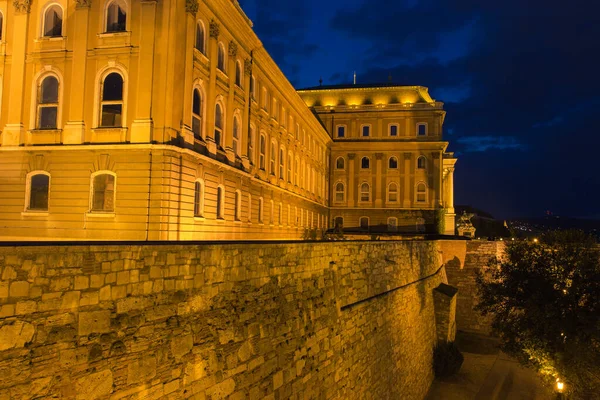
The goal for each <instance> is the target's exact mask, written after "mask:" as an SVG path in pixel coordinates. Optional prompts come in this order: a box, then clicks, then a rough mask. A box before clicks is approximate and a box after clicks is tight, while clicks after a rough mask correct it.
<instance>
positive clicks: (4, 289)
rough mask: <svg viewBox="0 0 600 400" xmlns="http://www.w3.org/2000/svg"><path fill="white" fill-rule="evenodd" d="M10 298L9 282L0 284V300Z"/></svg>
mask: <svg viewBox="0 0 600 400" xmlns="http://www.w3.org/2000/svg"><path fill="white" fill-rule="evenodd" d="M7 297H8V282H0V299H6V298H7Z"/></svg>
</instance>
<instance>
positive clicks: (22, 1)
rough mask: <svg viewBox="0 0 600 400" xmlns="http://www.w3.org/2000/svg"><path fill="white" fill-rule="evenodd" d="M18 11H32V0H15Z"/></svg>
mask: <svg viewBox="0 0 600 400" xmlns="http://www.w3.org/2000/svg"><path fill="white" fill-rule="evenodd" d="M13 6H14V7H15V12H16V13H27V14H29V12H30V11H31V0H13Z"/></svg>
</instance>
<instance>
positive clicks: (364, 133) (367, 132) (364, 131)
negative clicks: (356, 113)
mask: <svg viewBox="0 0 600 400" xmlns="http://www.w3.org/2000/svg"><path fill="white" fill-rule="evenodd" d="M369 131H370V127H368V126H363V128H362V135H363V136H369Z"/></svg>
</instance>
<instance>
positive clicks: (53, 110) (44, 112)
mask: <svg viewBox="0 0 600 400" xmlns="http://www.w3.org/2000/svg"><path fill="white" fill-rule="evenodd" d="M57 112H58V107H40V123H39V126H38V129H56V115H57Z"/></svg>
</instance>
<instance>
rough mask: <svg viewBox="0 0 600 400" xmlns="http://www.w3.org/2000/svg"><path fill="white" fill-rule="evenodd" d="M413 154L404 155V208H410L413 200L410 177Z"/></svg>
mask: <svg viewBox="0 0 600 400" xmlns="http://www.w3.org/2000/svg"><path fill="white" fill-rule="evenodd" d="M411 159H412V154H411V153H404V200H403V201H402V207H404V208H410V205H411V204H412V199H411V198H410V193H411V182H410V175H411V173H412V163H411Z"/></svg>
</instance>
